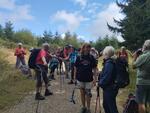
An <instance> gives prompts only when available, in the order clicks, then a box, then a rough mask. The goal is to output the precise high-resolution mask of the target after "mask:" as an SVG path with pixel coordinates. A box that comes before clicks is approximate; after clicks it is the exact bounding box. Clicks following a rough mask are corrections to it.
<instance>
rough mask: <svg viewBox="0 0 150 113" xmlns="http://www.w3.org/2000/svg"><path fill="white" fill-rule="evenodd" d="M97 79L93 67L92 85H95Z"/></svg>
mask: <svg viewBox="0 0 150 113" xmlns="http://www.w3.org/2000/svg"><path fill="white" fill-rule="evenodd" d="M96 81H97V68H94V69H93V85H94V86H96Z"/></svg>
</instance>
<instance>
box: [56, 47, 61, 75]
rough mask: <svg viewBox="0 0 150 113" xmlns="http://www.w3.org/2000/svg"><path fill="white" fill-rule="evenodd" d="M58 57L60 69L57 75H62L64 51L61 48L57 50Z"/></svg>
mask: <svg viewBox="0 0 150 113" xmlns="http://www.w3.org/2000/svg"><path fill="white" fill-rule="evenodd" d="M56 56H57V57H58V61H59V65H58V68H57V74H62V58H63V54H62V49H61V48H60V47H59V48H58V49H57V50H56ZM58 71H59V72H58Z"/></svg>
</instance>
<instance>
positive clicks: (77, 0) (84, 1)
mask: <svg viewBox="0 0 150 113" xmlns="http://www.w3.org/2000/svg"><path fill="white" fill-rule="evenodd" d="M74 2H75V3H76V4H79V5H80V6H81V7H82V9H84V8H85V7H86V5H87V2H88V0H74Z"/></svg>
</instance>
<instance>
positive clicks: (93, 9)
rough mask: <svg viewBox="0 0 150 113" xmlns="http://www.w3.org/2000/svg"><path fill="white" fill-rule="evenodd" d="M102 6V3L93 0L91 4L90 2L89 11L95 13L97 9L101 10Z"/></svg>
mask: <svg viewBox="0 0 150 113" xmlns="http://www.w3.org/2000/svg"><path fill="white" fill-rule="evenodd" d="M101 7H102V4H100V3H96V2H93V3H91V4H88V6H87V9H88V10H87V11H88V13H89V14H95V13H96V12H97V10H99V9H100V8H101Z"/></svg>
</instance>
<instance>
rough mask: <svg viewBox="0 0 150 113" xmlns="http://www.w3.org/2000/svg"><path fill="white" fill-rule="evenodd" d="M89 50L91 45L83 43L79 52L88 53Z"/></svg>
mask: <svg viewBox="0 0 150 113" xmlns="http://www.w3.org/2000/svg"><path fill="white" fill-rule="evenodd" d="M90 51H91V45H90V44H88V43H85V44H83V46H82V48H81V54H82V55H87V54H90Z"/></svg>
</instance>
